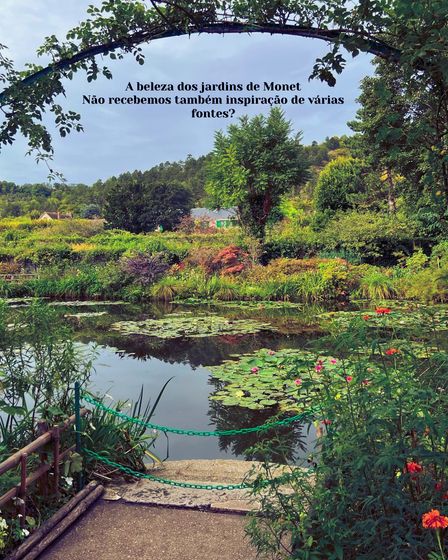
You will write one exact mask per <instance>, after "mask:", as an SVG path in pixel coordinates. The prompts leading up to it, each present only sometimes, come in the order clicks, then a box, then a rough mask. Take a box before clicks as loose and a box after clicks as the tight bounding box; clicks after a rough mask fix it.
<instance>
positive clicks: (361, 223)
mask: <svg viewBox="0 0 448 560" xmlns="http://www.w3.org/2000/svg"><path fill="white" fill-rule="evenodd" d="M414 231H415V224H414V223H413V222H412V221H410V220H409V219H407V218H406V217H404V216H402V215H400V214H395V215H393V216H390V215H383V214H378V213H375V212H363V213H360V212H345V213H343V214H339V215H337V216H336V217H335V218H334V219H332V220H331V221H330V222H329V223H328V224H327V226H326V227H325V229H324V230H323V231H322V232H321V234H320V239H321V242H322V244H323V245H324V246H325V249H326V250H343V251H347V252H349V253H354V254H356V255H358V256H359V257H360V258H361V259H362V261H363V262H368V263H371V264H390V263H394V262H396V256H395V254H396V253H405V254H410V253H411V251H412V247H413V235H414Z"/></svg>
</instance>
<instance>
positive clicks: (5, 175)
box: [0, 0, 372, 184]
mask: <svg viewBox="0 0 448 560" xmlns="http://www.w3.org/2000/svg"><path fill="white" fill-rule="evenodd" d="M90 4H95V5H99V4H101V2H100V1H98V0H94V1H84V0H63V1H62V2H61V0H34V1H33V2H30V1H29V0H1V2H0V43H2V44H6V45H7V46H8V47H9V56H10V57H11V58H13V59H14V60H15V62H16V65H17V67H18V68H21V67H22V66H23V64H24V63H25V62H39V64H43V63H45V62H46V61H44V60H40V59H38V58H37V57H36V56H35V54H34V53H35V51H36V48H37V47H38V46H39V45H40V44H41V43H42V42H43V39H44V37H46V36H47V35H50V34H55V35H56V36H58V37H59V38H63V37H64V36H65V33H66V32H67V30H69V29H70V28H71V27H73V26H74V25H76V24H77V23H78V22H79V21H81V20H82V19H84V17H85V12H86V8H87V6H88V5H90ZM325 52H326V44H325V43H324V42H322V41H318V40H312V39H305V38H294V37H281V36H273V37H271V36H267V35H261V34H258V35H257V34H253V35H251V36H247V35H226V36H207V35H201V36H197V35H196V36H192V37H191V38H188V37H178V38H171V39H163V40H159V41H155V42H154V43H152V44H151V45H148V46H145V47H144V53H145V55H146V63H145V65H144V66H140V65H138V64H137V63H136V62H135V61H134V60H133V58H132V57H130V56H129V57H126V58H125V59H124V60H122V61H117V62H113V61H110V62H109V61H108V62H107V63H108V65H109V66H110V68H111V70H112V72H113V76H114V77H113V80H112V81H108V80H106V79H105V78H101V79H99V80H98V81H97V82H94V83H92V84H87V82H86V79H85V74H80V75H79V76H77V77H76V79H75V80H73V82H68V83H67V84H66V88H67V99H66V100H61V101H60V103H61V104H62V105H63V106H64V107H65V108H70V109H72V110H76V111H78V112H80V113H81V115H82V123H83V125H84V128H85V131H84V132H82V133H74V134H71V135H69V136H68V137H66V138H65V139H61V138H59V136H58V135H57V134H54V147H55V161H54V167H55V169H57V170H58V171H61V172H62V173H63V174H64V176H65V178H66V179H67V181H68V182H69V183H77V182H84V183H88V184H90V183H93V182H94V181H96V180H97V179H106V178H107V177H110V176H112V175H117V174H119V173H122V172H124V171H133V170H134V169H141V170H145V169H149V168H150V167H152V166H153V165H155V164H158V163H160V162H163V161H177V160H182V159H185V157H186V156H187V155H188V154H192V155H193V156H195V157H197V156H200V155H203V154H206V153H208V152H209V151H210V150H211V149H212V147H213V135H214V132H215V130H217V129H225V128H226V126H227V125H228V124H230V122H235V121H236V119H237V117H238V116H239V115H242V114H245V113H246V114H257V113H260V112H268V110H269V107H267V108H265V107H263V108H262V107H255V106H253V107H248V108H246V109H244V108H241V107H235V109H236V112H235V116H234V117H233V119H217V118H216V119H211V118H209V119H205V118H195V119H193V118H192V117H191V107H184V106H176V105H167V106H160V105H158V106H110V105H108V106H106V105H105V106H98V105H96V106H93V105H85V104H84V105H83V104H82V99H83V95H89V94H96V95H97V96H105V97H109V96H122V95H124V94H125V91H124V90H125V88H126V85H127V83H128V82H132V83H133V84H135V82H137V81H139V82H142V83H149V82H157V83H174V84H176V83H178V82H182V81H184V82H188V83H198V82H199V83H200V82H202V81H206V82H211V83H219V82H222V81H227V82H231V83H243V84H246V83H248V82H250V81H253V82H260V83H263V82H265V81H268V82H271V81H275V82H279V83H286V84H290V83H296V82H300V83H301V85H302V93H301V95H303V96H305V97H308V96H315V95H318V94H319V95H321V96H326V95H329V94H330V95H331V96H336V97H344V98H345V103H344V104H343V105H333V106H327V105H318V106H316V105H310V104H308V103H307V104H306V105H303V106H293V105H288V106H287V107H286V108H285V113H286V116H287V118H288V119H290V120H291V121H292V124H293V128H294V130H295V131H299V130H301V131H302V132H303V141H304V142H305V143H310V142H311V141H313V140H317V141H321V140H323V139H324V138H325V137H326V136H333V135H340V134H344V133H348V132H349V129H348V127H347V125H346V123H347V121H348V120H350V119H352V118H353V116H354V115H355V112H356V101H355V100H356V97H357V96H358V94H359V81H360V80H361V79H362V78H363V77H364V76H366V75H367V74H370V73H372V67H371V65H370V60H371V56H370V55H360V56H358V57H356V58H355V59H352V58H351V57H350V56H349V55H348V59H347V60H348V64H347V68H346V69H345V71H344V72H343V74H342V75H341V76H340V77H339V80H338V83H337V85H336V86H335V87H334V88H329V87H328V86H326V85H325V84H322V83H321V82H319V81H316V80H313V81H312V82H308V76H309V74H310V73H311V70H312V67H313V64H314V60H315V58H316V57H318V56H321V55H322V54H324V53H325ZM175 94H177V95H187V94H181V93H179V92H175ZM146 95H148V96H154V95H155V94H151V93H147V94H146ZM158 95H164V94H163V93H159V94H158ZM189 95H190V96H191V95H193V94H192V93H190V94H189ZM239 95H241V94H239ZM245 95H248V94H247V93H246V94H245ZM259 95H268V94H264V93H259ZM209 108H210V107H209ZM199 109H200V108H199ZM215 109H217V110H219V109H226V107H215ZM26 150H27V146H26V143H25V141H23V139H21V138H20V139H18V141H17V142H16V143H15V144H14V145H13V146H11V147H5V148H2V151H1V153H0V180H9V181H14V182H16V183H26V182H42V181H45V180H46V177H47V175H48V170H47V168H46V167H45V166H44V165H43V164H39V165H37V164H36V163H35V161H34V159H33V158H32V157H29V156H28V157H26V156H25V152H26Z"/></svg>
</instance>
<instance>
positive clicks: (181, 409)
mask: <svg viewBox="0 0 448 560" xmlns="http://www.w3.org/2000/svg"><path fill="white" fill-rule="evenodd" d="M187 309H188V311H192V309H193V311H194V312H195V313H196V312H199V308H196V307H195V308H192V307H189V308H186V307H182V306H173V305H171V306H165V307H160V306H154V305H150V306H149V305H147V306H128V305H123V306H116V305H114V306H104V305H101V306H98V307H89V308H88V309H87V308H85V307H79V308H78V307H67V308H63V311H64V312H66V313H67V314H69V315H77V314H79V316H78V317H68V320H70V321H71V322H73V323H74V324H75V326H76V329H77V337H78V340H79V341H80V342H82V344H83V345H85V346H86V348H92V349H93V348H94V349H95V353H96V357H95V360H94V367H95V372H94V374H93V375H92V378H91V388H92V389H93V390H94V391H95V392H96V391H98V393H100V394H104V393H107V394H108V395H111V396H112V397H113V399H114V400H115V401H117V400H135V399H136V398H137V397H138V395H139V393H140V390H141V388H142V387H143V389H144V394H145V396H146V397H147V398H151V400H152V402H154V400H155V398H156V397H157V395H158V393H159V391H160V389H161V388H162V387H163V385H164V384H165V383H166V381H168V380H169V379H170V378H172V379H171V381H170V382H169V383H168V386H167V388H166V390H165V392H164V394H163V396H162V398H161V400H160V402H159V404H158V406H157V410H156V413H155V415H154V416H153V418H152V421H153V422H154V423H156V424H161V425H166V426H173V427H179V428H185V429H195V430H210V431H213V430H217V429H219V430H227V429H233V428H242V427H250V426H255V425H259V424H263V423H264V422H266V421H267V420H269V418H270V417H271V416H272V414H273V412H275V411H273V410H272V409H270V410H269V409H268V410H265V411H252V410H248V409H243V408H239V407H234V406H233V407H229V406H223V405H222V404H220V403H217V402H215V401H211V400H209V396H210V394H211V393H213V392H214V391H215V389H216V383H217V382H216V381H214V380H213V378H212V377H211V376H210V370H209V369H208V367H207V366H212V365H217V364H220V363H222V361H223V360H228V359H232V358H233V359H234V358H235V357H236V356H237V355H240V354H244V353H249V352H253V351H255V350H258V349H260V348H269V349H273V350H276V349H279V348H304V347H305V346H306V345H307V344H308V343H309V342H310V341H311V340H313V339H314V338H316V336H317V334H316V328H315V325H314V326H313V317H315V310H313V309H312V308H311V309H304V310H301V309H287V310H285V309H281V310H278V309H275V310H272V309H270V310H265V309H255V310H239V309H235V308H233V309H232V308H219V309H218V308H212V307H208V308H206V307H202V308H200V311H201V312H204V311H206V312H207V313H216V314H219V315H221V316H227V317H231V318H241V317H246V318H251V319H258V320H260V321H263V322H265V321H269V322H271V324H272V325H273V331H263V332H261V333H258V334H250V335H225V336H215V337H206V338H177V339H169V340H165V339H159V338H155V337H148V336H143V335H131V336H129V335H122V334H120V333H117V332H115V331H113V330H111V329H110V325H111V324H113V323H114V322H116V321H123V320H127V321H129V320H133V321H135V320H141V319H143V318H160V317H162V316H166V315H169V314H170V313H173V312H175V313H179V312H182V311H185V310H187ZM95 312H102V313H103V315H98V316H95V317H90V316H88V315H89V314H91V313H95ZM104 312H107V313H104ZM84 313H87V314H88V315H85V316H84V317H83V314H84ZM274 331H275V332H274ZM278 331H280V332H278ZM301 432H302V433H301ZM280 434H281V437H282V442H283V443H284V445H285V446H286V448H287V449H288V455H290V456H291V455H292V454H293V453H294V452H298V454H299V456H301V457H303V456H305V455H306V454H307V452H308V451H309V447H310V444H311V442H312V440H313V439H314V435H313V434H314V430H311V431H310V433H309V434H308V427H302V428H301V427H299V426H296V427H295V429H291V428H286V429H282V431H281V432H280ZM300 434H301V435H300ZM257 441H258V440H257V436H254V435H244V436H233V437H228V436H227V437H219V438H217V437H191V436H182V435H176V434H170V435H169V437H168V438H166V437H165V436H164V435H163V434H161V435H160V436H159V439H158V441H157V443H156V448H155V452H156V453H157V454H158V455H159V456H160V457H161V458H165V457H166V456H167V455H168V456H169V458H170V459H173V460H176V459H192V458H196V459H215V458H229V459H230V458H238V459H251V458H260V457H257V456H254V455H252V454H251V453H250V452H248V448H249V447H250V446H252V445H253V444H255V443H256V442H257ZM300 441H303V442H307V444H308V445H307V447H308V450H307V451H305V450H304V449H302V450H300V447H301V446H300V443H299V442H300ZM302 447H303V445H302ZM279 459H280V457H279Z"/></svg>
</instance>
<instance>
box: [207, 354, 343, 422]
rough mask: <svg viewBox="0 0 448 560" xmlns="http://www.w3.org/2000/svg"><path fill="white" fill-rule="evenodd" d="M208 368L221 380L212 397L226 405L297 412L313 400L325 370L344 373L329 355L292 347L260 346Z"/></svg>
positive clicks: (339, 376)
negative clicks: (269, 348)
mask: <svg viewBox="0 0 448 560" xmlns="http://www.w3.org/2000/svg"><path fill="white" fill-rule="evenodd" d="M210 369H211V373H212V376H213V377H214V378H215V379H217V380H219V381H221V382H223V383H222V386H221V387H220V388H218V390H217V391H216V392H215V393H214V394H213V395H212V396H211V399H213V400H215V401H220V402H221V403H222V404H223V405H226V406H241V407H244V408H249V409H252V410H261V409H264V408H267V407H270V406H278V408H279V409H280V410H282V411H292V412H296V413H297V412H302V411H304V410H305V409H306V408H308V407H310V406H312V405H314V404H315V401H316V396H317V394H318V393H319V392H320V390H321V387H322V375H323V372H324V371H325V374H326V375H334V376H335V378H339V379H340V380H341V382H343V380H344V376H346V375H347V370H346V369H345V367H344V368H341V366H340V364H339V362H338V360H336V359H334V358H332V357H323V356H316V354H315V353H312V352H308V351H305V350H293V349H284V350H278V351H276V352H274V351H273V350H268V349H266V348H263V349H261V350H259V351H257V352H255V353H254V354H250V355H243V356H240V358H239V359H238V360H236V361H235V360H228V361H225V362H224V363H223V364H221V365H219V366H213V367H211V368H210Z"/></svg>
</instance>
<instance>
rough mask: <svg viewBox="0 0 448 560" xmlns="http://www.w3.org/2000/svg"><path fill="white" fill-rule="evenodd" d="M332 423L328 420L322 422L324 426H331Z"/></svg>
mask: <svg viewBox="0 0 448 560" xmlns="http://www.w3.org/2000/svg"><path fill="white" fill-rule="evenodd" d="M331 423H332V422H331V420H328V419H325V420H322V424H324V425H325V426H329V425H330V424H331Z"/></svg>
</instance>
